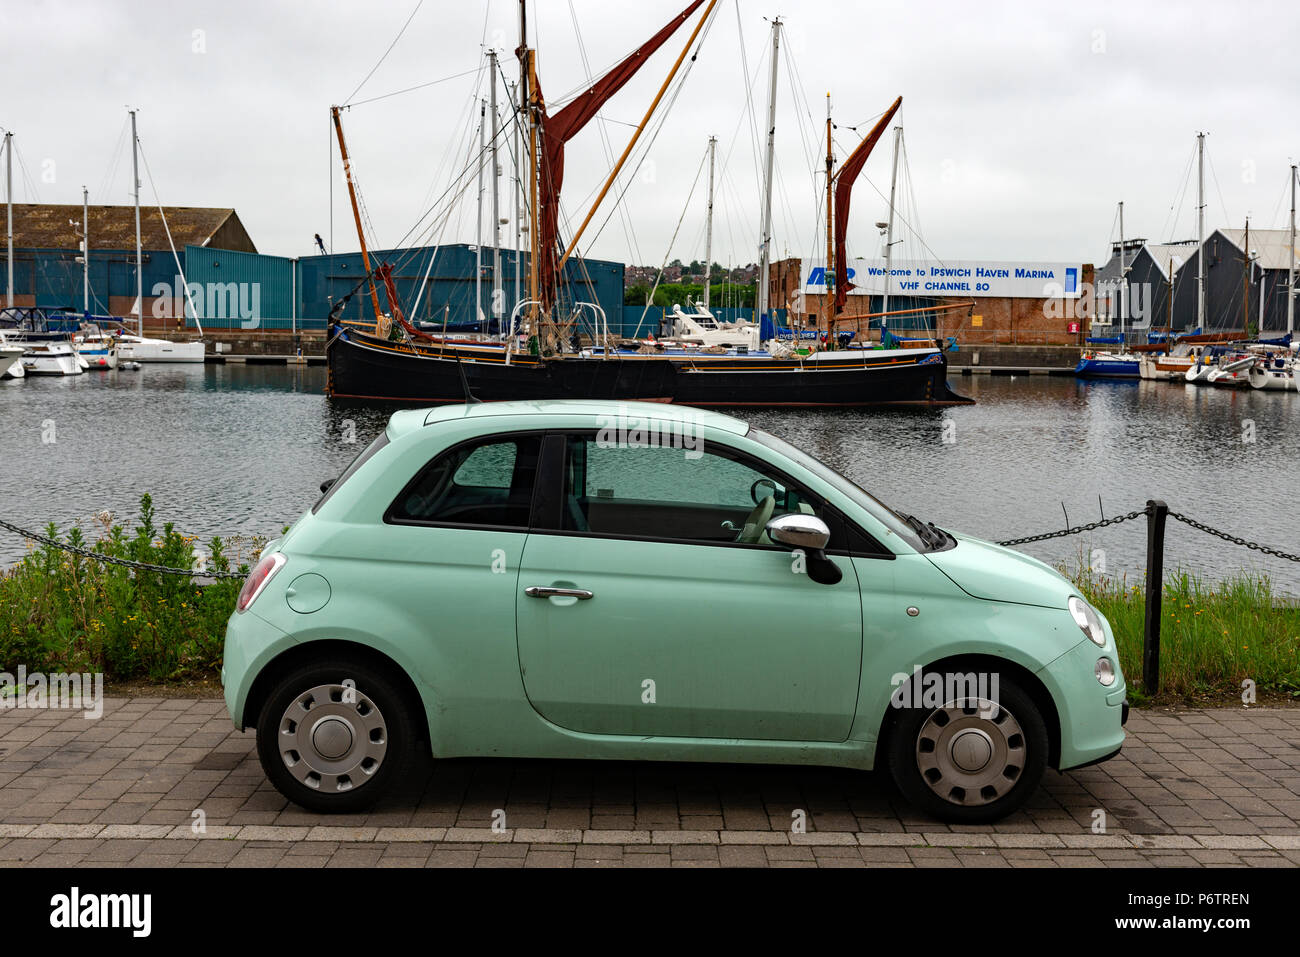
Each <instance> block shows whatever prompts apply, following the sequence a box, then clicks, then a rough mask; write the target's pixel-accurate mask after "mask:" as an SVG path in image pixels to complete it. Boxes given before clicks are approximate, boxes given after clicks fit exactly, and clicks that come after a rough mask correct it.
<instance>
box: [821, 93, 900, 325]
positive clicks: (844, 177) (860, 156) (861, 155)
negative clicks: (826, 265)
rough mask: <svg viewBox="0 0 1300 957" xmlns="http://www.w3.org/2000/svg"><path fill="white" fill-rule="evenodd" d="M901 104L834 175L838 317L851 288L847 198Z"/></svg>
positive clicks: (898, 101)
mask: <svg viewBox="0 0 1300 957" xmlns="http://www.w3.org/2000/svg"><path fill="white" fill-rule="evenodd" d="M902 104H903V98H902V97H901V96H900V97H899V98H898V99H896V100H895V101H894V105H893V106H891V107H890V108H889V109H888V110H886V111H885V115H884V116H882V117H881V118H880V122H878V123H877V124H876V125H875V126H874V127H873V128H872V130H871V132H870V133H868V134H867V136H866V139H864V140H863V141H862V142H861V143H859V144H858V148H857V149H855V150H854V151H853V152H852V153H850V154H849V158H848V159H846V160H845V161H844V164H843V165H842V166H840V171H839V173H837V174H836V180H835V314H836V315H839V313H840V311H841V310H842V309H843V308H844V302H845V300H847V299H848V297H849V290H850V289H852V288H853V283H851V282H849V270H848V265H849V264H848V261H847V260H846V259H845V255H844V237H845V235H846V234H847V232H848V228H849V199H850V198H851V196H852V193H853V181H854V180H855V179H857V177H858V174H859V173H860V172H862V167H863V166H865V165H866V163H867V157H868V156H870V155H871V151H872V150H873V149H875V146H876V143H877V142H879V140H880V137H881V135H882V134H883V133H884V132H885V128H886V127H888V126H889V121H890V120H892V119H893V118H894V114H895V113H897V112H898V108H899V107H900V106H901V105H902Z"/></svg>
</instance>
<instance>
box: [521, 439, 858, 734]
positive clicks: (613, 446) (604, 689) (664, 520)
mask: <svg viewBox="0 0 1300 957" xmlns="http://www.w3.org/2000/svg"><path fill="white" fill-rule="evenodd" d="M539 482H540V483H542V485H543V488H544V489H545V490H547V491H546V494H547V495H548V496H549V498H548V501H549V503H550V504H549V520H548V516H547V515H545V514H542V515H540V517H539V518H538V520H537V521H536V523H535V524H534V527H533V529H532V531H531V532H530V534H529V537H528V541H527V543H526V546H525V549H524V555H523V559H522V562H521V566H520V576H519V591H518V596H517V598H516V608H517V614H516V620H517V629H518V639H519V664H520V670H521V673H522V675H523V681H524V686H525V690H526V692H527V694H528V699H529V701H530V702H531V704H532V706H533V708H534V709H535V710H536V711H537V712H538V713H539V714H541V715H542V716H543V717H545V718H546V719H548V720H549V721H552V722H553V723H555V724H557V725H560V726H561V727H564V728H567V729H570V730H573V731H580V732H587V733H594V734H618V735H655V736H670V737H690V738H742V739H754V740H780V741H842V740H844V739H845V738H847V736H848V733H849V728H850V726H851V724H852V722H853V716H854V711H855V706H856V701H857V694H858V680H859V671H860V666H861V657H862V612H861V602H860V598H859V594H858V585H857V578H856V575H855V572H854V570H853V566H852V564H851V563H850V562H849V561H848V559H846V558H832V560H833V561H835V563H836V564H837V565H838V566H839V567H840V569H841V571H842V572H843V578H842V579H841V580H840V581H839V582H838V583H837V584H834V585H823V584H818V583H817V582H814V581H813V580H812V579H811V578H809V576H808V575H807V574H806V573H805V572H804V569H803V567H802V564H801V561H802V560H801V558H800V557H799V556H796V555H793V554H792V553H791V552H790V551H789V550H788V549H786V548H783V547H778V546H775V545H773V544H771V543H770V542H768V541H767V539H766V536H765V535H762V534H761V533H762V526H763V524H765V522H766V520H767V518H768V517H770V516H771V515H773V514H781V513H782V512H784V511H803V512H810V511H811V512H815V511H818V510H819V509H820V508H821V507H822V506H821V503H820V502H818V501H817V500H816V499H815V498H814V497H813V496H811V495H809V494H808V493H807V492H805V491H804V490H802V489H800V488H798V487H797V486H795V485H794V483H792V482H791V481H790V480H789V479H788V478H786V477H785V476H784V475H781V474H780V473H778V472H777V471H776V470H774V469H772V468H770V467H768V466H766V465H765V464H764V463H763V462H761V461H759V460H757V459H754V458H752V457H750V456H747V455H744V454H741V453H739V452H737V451H736V450H734V449H729V448H725V447H723V446H720V445H719V444H717V443H713V442H710V443H709V444H708V445H707V446H706V447H705V448H704V449H703V450H702V451H701V450H698V449H697V450H695V451H694V452H691V453H687V452H685V451H684V450H683V449H682V448H673V447H671V446H664V445H660V446H651V447H644V446H643V447H628V446H626V445H620V444H618V443H610V442H603V441H601V440H600V439H599V438H598V437H597V435H596V434H594V433H567V434H553V435H550V436H548V437H547V445H546V446H545V450H544V452H543V468H542V477H541V478H539ZM540 497H541V493H540V492H539V498H540ZM737 538H741V539H744V541H740V542H738V541H737V540H736V539H737Z"/></svg>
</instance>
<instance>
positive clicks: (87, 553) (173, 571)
mask: <svg viewBox="0 0 1300 957" xmlns="http://www.w3.org/2000/svg"><path fill="white" fill-rule="evenodd" d="M0 528H6V529H8V530H9V531H11V532H13V533H14V534H16V535H21V536H22V537H23V538H26V539H29V540H30V541H33V542H39V543H40V544H42V545H49V546H51V547H53V548H59V549H62V550H63V551H65V552H71V553H72V554H73V555H80V556H81V557H82V558H89V559H91V560H92V561H96V562H103V563H105V564H107V565H120V566H122V567H123V568H134V569H136V570H137V571H145V572H157V573H159V574H163V575H186V576H188V577H190V578H247V577H248V576H247V575H244V574H241V573H240V572H222V571H217V570H216V569H210V570H209V569H193V568H172V567H171V566H170V565H152V564H150V563H149V562H133V561H131V560H130V559H127V558H115V557H114V556H112V555H105V554H103V553H102V552H97V551H95V550H94V549H90V548H81V547H79V546H77V545H69V544H68V543H67V542H61V541H59V540H58V539H55V538H50V537H49V536H48V535H40V534H38V533H36V532H33V531H30V530H29V529H26V528H20V527H19V526H17V525H14V524H11V523H10V522H6V521H4V520H3V519H0Z"/></svg>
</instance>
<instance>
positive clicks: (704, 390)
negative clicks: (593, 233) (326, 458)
mask: <svg viewBox="0 0 1300 957" xmlns="http://www.w3.org/2000/svg"><path fill="white" fill-rule="evenodd" d="M328 342H329V345H328V346H327V347H326V356H327V360H328V366H329V377H328V382H327V385H326V393H327V394H328V395H329V396H331V397H333V398H336V399H349V400H361V401H376V402H411V403H425V404H434V403H443V402H464V401H465V388H466V386H468V387H469V391H470V392H471V393H472V394H473V396H474V398H476V399H480V400H482V401H484V402H499V401H506V400H510V399H606V400H609V399H614V400H625V401H642V402H678V403H681V404H684V405H696V406H729V407H730V406H831V407H836V406H838V407H851V406H880V405H917V406H944V405H968V404H970V403H971V401H972V400H970V399H967V398H965V397H963V396H960V395H957V394H956V393H955V392H953V391H952V390H951V389H950V388H949V387H948V364H947V362H946V361H945V360H944V356H943V353H942V352H941V351H940V350H938V349H936V348H931V349H890V350H867V349H864V350H851V351H846V352H834V353H823V354H820V355H819V356H818V357H817V358H815V359H812V358H806V359H776V358H766V357H757V356H708V355H702V356H696V357H684V358H683V357H676V356H660V355H636V354H621V355H615V356H610V357H609V358H601V357H580V356H560V357H556V358H549V359H542V358H539V357H537V356H529V355H519V354H514V355H511V356H510V358H509V361H508V362H507V359H506V353H505V349H504V348H502V347H500V346H491V345H484V346H475V345H471V344H466V343H457V344H439V343H430V344H424V343H412V342H391V341H387V340H384V339H380V338H378V337H377V336H374V335H372V334H370V333H368V332H363V331H361V330H360V329H358V328H356V327H352V326H335V327H332V328H331V332H330V336H329V339H328Z"/></svg>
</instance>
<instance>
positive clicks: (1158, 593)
mask: <svg viewBox="0 0 1300 957" xmlns="http://www.w3.org/2000/svg"><path fill="white" fill-rule="evenodd" d="M1168 514H1169V506H1168V505H1166V504H1165V503H1164V502H1162V501H1159V500H1158V499H1148V500H1147V601H1146V620H1145V622H1144V626H1143V629H1142V686H1143V688H1145V690H1146V693H1147V695H1148V696H1149V697H1155V696H1156V695H1157V694H1159V693H1160V613H1161V610H1162V609H1161V603H1162V600H1163V598H1164V591H1165V517H1166V516H1167V515H1168Z"/></svg>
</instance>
